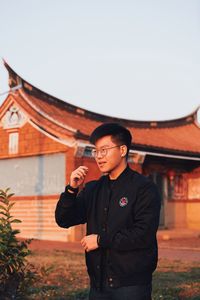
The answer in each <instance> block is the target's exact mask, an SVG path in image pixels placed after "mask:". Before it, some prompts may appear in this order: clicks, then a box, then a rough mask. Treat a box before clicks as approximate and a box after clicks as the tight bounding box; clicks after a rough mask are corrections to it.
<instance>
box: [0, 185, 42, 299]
mask: <svg viewBox="0 0 200 300" xmlns="http://www.w3.org/2000/svg"><path fill="white" fill-rule="evenodd" d="M13 195H14V194H11V193H9V189H6V190H5V191H4V190H0V299H5V300H6V299H19V297H20V299H21V298H22V295H23V294H24V293H25V291H26V289H27V287H28V286H29V284H31V283H32V282H34V281H35V279H36V273H35V272H34V270H33V271H31V269H33V267H32V266H29V265H28V262H27V260H26V257H27V256H28V255H29V254H30V250H29V249H28V245H29V243H30V242H31V240H30V239H29V240H25V241H19V240H18V239H17V237H16V235H17V234H18V233H19V232H20V231H19V230H17V229H13V227H12V225H13V224H14V223H20V222H21V221H20V220H18V219H15V218H14V217H13V216H12V215H11V209H12V207H13V205H14V204H15V203H14V202H11V201H10V198H11V197H12V196H13Z"/></svg>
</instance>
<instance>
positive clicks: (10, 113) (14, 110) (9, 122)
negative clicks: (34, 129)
mask: <svg viewBox="0 0 200 300" xmlns="http://www.w3.org/2000/svg"><path fill="white" fill-rule="evenodd" d="M26 121H27V117H26V116H25V115H24V114H23V112H22V111H21V110H20V109H19V108H18V107H17V106H16V105H15V104H14V105H12V106H11V107H10V108H9V109H8V110H7V112H6V113H5V115H4V116H3V118H2V120H1V122H2V124H3V128H4V129H10V128H19V127H21V126H22V125H24V124H25V122H26Z"/></svg>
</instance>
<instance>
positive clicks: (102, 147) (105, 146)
mask: <svg viewBox="0 0 200 300" xmlns="http://www.w3.org/2000/svg"><path fill="white" fill-rule="evenodd" d="M105 147H110V145H103V146H101V147H99V149H102V148H105ZM96 149H98V148H97V147H96Z"/></svg>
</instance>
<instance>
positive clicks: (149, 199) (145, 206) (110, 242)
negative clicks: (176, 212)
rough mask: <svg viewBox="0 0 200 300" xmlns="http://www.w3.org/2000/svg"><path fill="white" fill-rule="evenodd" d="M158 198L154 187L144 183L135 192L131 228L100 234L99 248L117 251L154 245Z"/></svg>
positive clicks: (157, 217)
mask: <svg viewBox="0 0 200 300" xmlns="http://www.w3.org/2000/svg"><path fill="white" fill-rule="evenodd" d="M160 203H161V201H160V196H159V193H158V190H157V187H156V185H155V184H154V183H153V182H151V181H146V182H145V184H143V185H142V186H141V187H139V189H138V192H137V199H136V203H135V205H134V206H133V208H132V218H133V226H131V228H126V229H121V230H119V231H117V232H115V233H110V234H107V233H105V234H101V235H100V237H99V246H100V247H102V248H113V249H116V250H119V251H129V250H134V249H139V248H141V249H142V248H148V247H151V245H153V244H154V243H155V240H156V232H157V229H158V225H159V215H160Z"/></svg>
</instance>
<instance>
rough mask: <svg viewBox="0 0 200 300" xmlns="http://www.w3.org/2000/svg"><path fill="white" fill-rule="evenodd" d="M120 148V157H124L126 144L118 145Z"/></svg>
mask: <svg viewBox="0 0 200 300" xmlns="http://www.w3.org/2000/svg"><path fill="white" fill-rule="evenodd" d="M120 149H121V157H125V156H126V154H127V146H126V145H122V146H121V147H120Z"/></svg>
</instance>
